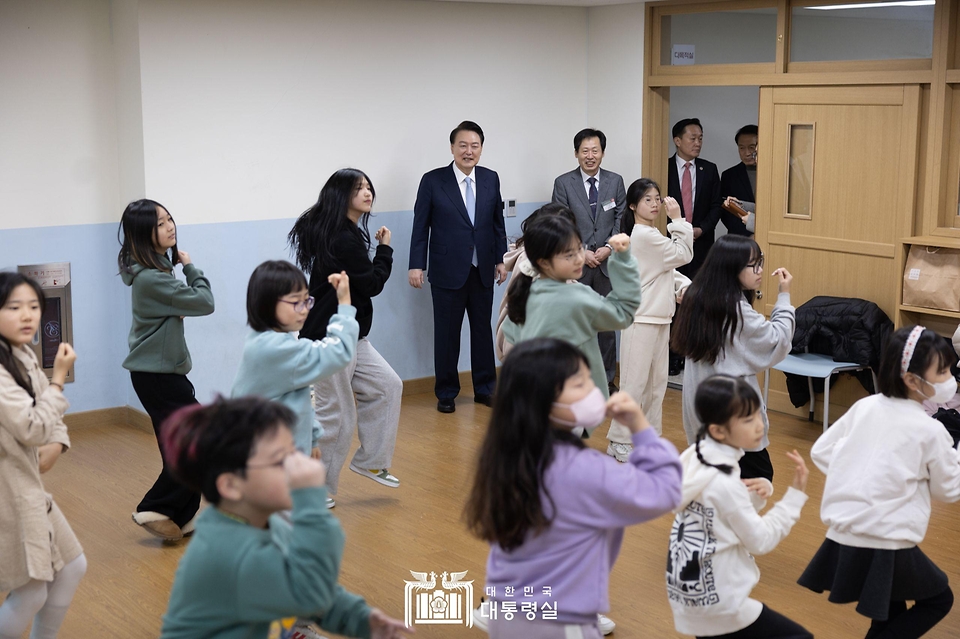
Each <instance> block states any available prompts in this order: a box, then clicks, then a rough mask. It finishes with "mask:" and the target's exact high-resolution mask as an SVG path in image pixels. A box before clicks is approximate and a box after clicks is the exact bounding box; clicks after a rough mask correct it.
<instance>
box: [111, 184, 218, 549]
mask: <svg viewBox="0 0 960 639" xmlns="http://www.w3.org/2000/svg"><path fill="white" fill-rule="evenodd" d="M119 237H120V243H121V248H120V255H119V256H118V257H117V263H118V265H119V267H120V277H121V278H122V279H123V283H124V284H126V285H127V286H129V287H130V290H131V298H132V304H131V306H132V309H133V322H132V324H131V326H130V337H129V339H128V341H129V345H130V354H129V355H128V356H127V358H126V359H125V360H124V361H123V367H124V368H126V369H127V370H129V371H130V380H131V381H132V382H133V389H134V390H135V391H136V393H137V397H138V398H139V399H140V403H141V404H143V408H144V409H145V410H146V411H147V414H149V415H150V419H151V421H152V422H153V430H154V432H155V433H156V435H157V441H158V443H159V437H160V426H161V425H162V424H163V422H164V420H165V419H166V418H167V417H168V416H169V415H170V414H171V413H173V412H174V411H176V410H177V409H178V408H182V407H183V406H187V405H189V404H195V403H197V400H196V398H195V396H194V389H193V384H191V383H190V380H188V379H187V373H189V372H190V368H191V366H192V362H191V360H190V352H189V351H188V350H187V343H186V340H185V339H184V336H183V319H184V317H188V316H189V317H199V316H202V315H210V314H211V313H213V293H212V292H211V290H210V282H209V281H208V280H207V278H205V277H204V276H203V271H201V270H200V269H198V268H197V267H196V266H194V265H193V263H192V262H191V260H190V256H189V255H188V254H187V253H186V252H184V251H181V250H179V249H178V248H177V226H176V224H175V223H174V221H173V218H172V217H171V216H170V213H169V212H168V211H167V209H166V208H165V207H164V206H162V205H161V204H159V203H158V202H155V201H153V200H137V201H135V202H131V203H130V204H128V205H127V208H126V209H125V210H124V211H123V217H122V219H121V221H120V233H119ZM176 264H182V265H183V274H184V276H185V277H186V280H187V281H186V283H184V282H183V281H182V280H180V279H178V278H177V277H176V275H175V274H174V271H173V267H174V266H175V265H176ZM162 455H163V453H162V449H161V457H162ZM199 508H200V494H199V493H198V492H196V491H193V490H190V489H188V488H184V487H183V486H181V485H180V484H179V483H177V482H176V481H175V480H174V479H173V477H172V476H171V475H170V472H169V470H168V467H167V460H166V459H164V460H163V469H162V470H161V471H160V476H159V477H158V478H157V481H156V482H154V484H153V487H151V488H150V490H149V491H147V494H146V495H144V497H143V499H142V500H141V502H140V504H139V505H138V506H137V510H136V512H135V513H134V514H133V520H134V521H135V522H136V523H137V524H138V525H140V526H142V527H143V528H145V529H146V530H147V531H148V532H150V533H151V534H153V535H156V536H158V537H160V538H162V539H163V540H164V541H177V540H179V539H181V538H182V537H183V536H184V535H185V534H189V533H190V532H192V531H193V518H194V516H196V514H197V510H198V509H199Z"/></svg>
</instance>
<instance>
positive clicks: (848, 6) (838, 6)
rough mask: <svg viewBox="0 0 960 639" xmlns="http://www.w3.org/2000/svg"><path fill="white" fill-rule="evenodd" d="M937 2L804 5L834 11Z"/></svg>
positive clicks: (932, 0)
mask: <svg viewBox="0 0 960 639" xmlns="http://www.w3.org/2000/svg"><path fill="white" fill-rule="evenodd" d="M933 4H936V0H901V1H899V2H865V3H862V4H824V5H820V6H818V7H804V9H816V10H818V11H833V10H835V9H877V8H885V7H926V6H930V5H933Z"/></svg>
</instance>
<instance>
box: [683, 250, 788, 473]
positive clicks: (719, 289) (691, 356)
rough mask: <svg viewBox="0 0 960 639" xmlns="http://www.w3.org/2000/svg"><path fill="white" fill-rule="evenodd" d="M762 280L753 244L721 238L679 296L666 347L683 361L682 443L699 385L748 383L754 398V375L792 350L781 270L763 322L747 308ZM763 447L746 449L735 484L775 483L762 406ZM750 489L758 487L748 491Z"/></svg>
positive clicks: (696, 428) (690, 437) (694, 426)
mask: <svg viewBox="0 0 960 639" xmlns="http://www.w3.org/2000/svg"><path fill="white" fill-rule="evenodd" d="M762 275H763V253H762V252H761V251H760V246H759V245H758V244H757V243H756V242H755V241H754V240H753V239H752V238H748V237H744V236H741V235H724V236H723V237H721V238H720V239H718V240H717V241H716V243H715V244H714V245H713V248H711V249H710V253H708V254H707V259H706V260H705V261H704V262H703V265H702V266H701V267H700V270H699V271H698V272H697V275H696V276H695V277H694V278H693V283H692V284H691V285H690V288H688V289H687V291H686V293H685V294H684V296H683V304H681V305H680V310H679V311H678V313H677V317H676V320H675V322H674V326H673V335H672V336H671V337H670V346H671V348H672V349H673V350H674V351H675V352H677V353H679V354H681V355H683V356H684V358H685V360H686V361H685V365H684V370H683V430H684V431H685V432H686V435H687V443H688V444H691V445H692V444H693V443H694V442H695V441H696V438H697V433H698V432H700V429H701V428H702V427H703V424H702V423H701V422H700V420H699V419H698V417H697V413H696V409H695V407H694V397H695V396H696V393H697V388H698V387H699V386H700V383H701V382H702V381H703V380H705V379H707V378H708V377H711V376H713V375H729V376H730V377H738V378H743V379H744V380H746V382H747V383H748V384H750V386H752V387H753V389H754V390H755V391H756V392H757V395H760V396H762V395H761V393H760V384H759V382H758V381H757V374H758V373H760V372H761V371H765V370H767V369H769V368H770V367H771V366H773V365H774V364H777V363H778V362H781V361H782V360H783V359H784V358H785V357H786V356H787V355H788V354H789V353H790V350H791V349H792V348H793V331H794V327H795V324H796V312H795V310H794V308H793V306H792V305H791V304H790V283H791V282H792V281H793V276H792V275H791V274H790V272H789V271H787V269H785V268H778V269H777V270H775V271H774V272H773V276H774V277H775V278H777V282H778V284H779V291H780V293H779V296H778V297H777V303H776V304H775V305H774V307H773V312H772V313H771V314H770V319H769V320H768V319H767V318H765V317H764V316H763V314H762V313H760V312H758V311H757V310H755V309H754V308H753V301H754V299H755V297H756V291H757V289H758V288H759V287H760V282H761V280H762ZM760 413H761V415H762V417H763V440H762V441H761V443H760V444H759V445H758V446H756V447H754V448H748V449H746V452H745V454H744V456H743V458H742V459H741V460H740V477H741V478H742V479H750V478H757V477H761V478H764V479H767V480H771V481H772V480H773V464H772V463H771V462H770V455H769V453H767V450H766V449H767V445H768V444H769V443H770V442H769V439H768V438H767V432H768V431H769V429H770V423H769V421H768V420H767V407H766V406H761V407H760ZM752 486H753V487H752V488H751V490H756V489H757V487H758V486H760V484H758V483H755V484H753V485H752Z"/></svg>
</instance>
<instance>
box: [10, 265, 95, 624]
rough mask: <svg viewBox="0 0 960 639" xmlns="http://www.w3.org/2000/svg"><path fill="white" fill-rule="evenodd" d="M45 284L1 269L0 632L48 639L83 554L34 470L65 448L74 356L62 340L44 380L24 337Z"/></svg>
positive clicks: (34, 327) (81, 569) (34, 321)
mask: <svg viewBox="0 0 960 639" xmlns="http://www.w3.org/2000/svg"><path fill="white" fill-rule="evenodd" d="M45 304H46V301H45V299H44V295H43V290H42V289H41V288H40V285H39V284H37V283H36V282H35V281H33V280H32V279H30V278H28V277H26V276H24V275H21V274H20V273H0V558H2V559H0V561H2V562H3V567H2V569H0V592H7V591H9V593H10V594H8V595H7V597H6V600H5V601H4V602H3V603H2V604H0V637H19V636H21V635H22V634H23V632H24V631H25V630H26V629H27V626H28V625H30V622H31V621H32V622H33V630H32V632H31V634H30V636H31V637H32V638H33V639H54V637H56V636H57V632H58V631H59V630H60V625H61V624H62V623H63V619H64V617H65V616H66V614H67V608H68V607H69V606H70V602H71V601H72V600H73V595H74V593H75V592H76V590H77V586H78V585H79V583H80V579H81V578H82V577H83V574H84V573H85V572H86V569H87V560H86V558H85V555H84V554H83V549H82V548H81V547H80V542H79V541H77V537H76V535H74V534H73V531H72V530H71V529H70V524H68V523H67V520H66V519H65V518H64V516H63V513H62V512H60V508H58V507H57V504H56V502H55V501H53V499H52V497H51V496H50V495H49V494H47V492H46V490H44V487H43V481H42V480H41V479H40V474H41V473H45V472H47V471H48V470H50V468H51V467H53V465H54V463H56V461H57V459H58V458H59V457H60V455H61V453H63V452H65V451H66V450H67V449H68V448H69V447H70V438H69V437H68V436H67V427H66V425H65V424H64V423H63V414H64V413H65V412H66V410H67V406H69V404H68V402H67V399H66V397H64V396H63V384H64V382H65V381H66V377H67V372H68V371H69V370H70V367H71V366H72V365H73V363H74V361H75V360H76V358H77V356H76V353H74V352H73V348H71V347H70V345H69V344H67V343H65V342H64V343H62V344H60V346H59V348H58V349H57V355H56V358H55V359H54V362H53V374H52V376H51V379H50V381H49V382H48V381H47V375H46V373H45V372H44V371H43V369H42V368H40V362H38V361H37V356H36V355H35V354H34V352H33V351H32V350H31V349H30V346H29V343H30V342H31V341H32V340H33V337H34V336H35V335H36V334H37V331H38V330H39V329H40V320H41V317H42V316H43V309H44V306H45Z"/></svg>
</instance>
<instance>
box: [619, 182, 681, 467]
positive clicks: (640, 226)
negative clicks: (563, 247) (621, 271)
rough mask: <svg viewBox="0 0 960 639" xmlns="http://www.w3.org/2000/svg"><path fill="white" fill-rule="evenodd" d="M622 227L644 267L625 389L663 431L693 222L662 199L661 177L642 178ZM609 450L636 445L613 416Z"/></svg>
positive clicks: (623, 364)
mask: <svg viewBox="0 0 960 639" xmlns="http://www.w3.org/2000/svg"><path fill="white" fill-rule="evenodd" d="M627 208H628V209H629V210H630V211H631V212H632V214H628V215H624V216H623V221H622V223H621V225H620V231H621V232H623V233H626V234H627V235H629V236H630V252H631V253H633V255H634V257H636V258H637V264H638V265H639V267H640V308H638V309H637V312H636V313H635V315H634V318H633V323H632V324H631V325H630V326H628V327H627V328H625V329H623V332H622V333H620V390H622V391H624V392H626V393H627V394H628V395H630V396H631V397H635V398H637V401H638V402H640V406H641V407H642V408H643V412H644V414H645V415H646V416H647V419H648V420H649V422H650V425H651V426H653V428H654V429H656V431H657V434H658V435H659V434H661V433H662V426H661V421H662V417H663V395H664V393H665V392H666V390H667V369H668V368H669V365H670V364H669V345H670V321H671V320H672V319H673V312H674V311H675V310H676V308H677V302H679V301H680V299H681V297H682V296H683V292H684V291H685V290H686V289H687V287H688V286H690V280H689V279H688V278H687V277H686V276H685V275H682V274H681V273H680V272H679V271H677V270H676V269H677V268H679V267H681V266H683V265H684V264H689V263H690V260H692V259H693V226H691V225H690V223H689V222H687V221H686V220H684V219H683V217H682V216H681V214H680V205H679V204H678V203H677V201H676V200H675V199H673V198H672V197H665V198H663V199H662V200H661V199H660V187H659V186H658V185H657V183H656V182H654V181H653V180H650V179H647V178H640V179H639V180H636V181H635V182H634V183H633V184H631V185H630V188H629V189H627ZM661 208H663V209H666V211H667V217H669V218H670V222H669V223H668V224H667V232H669V233H670V237H665V236H664V235H663V233H661V232H660V230H659V229H658V228H657V227H656V221H657V218H658V217H660V210H661ZM607 439H608V440H610V444H609V446H607V454H608V455H610V456H612V457H615V458H616V460H617V461H619V462H626V461H627V459H628V458H629V457H630V452H631V451H632V450H633V446H632V445H631V444H630V430H629V429H628V428H627V427H626V426H624V425H623V424H621V423H620V422H618V421H617V420H613V421H612V422H610V430H609V432H608V433H607Z"/></svg>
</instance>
